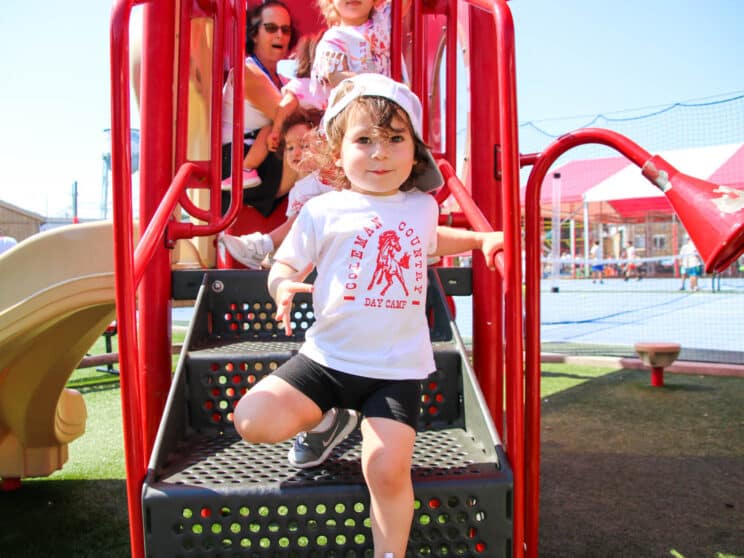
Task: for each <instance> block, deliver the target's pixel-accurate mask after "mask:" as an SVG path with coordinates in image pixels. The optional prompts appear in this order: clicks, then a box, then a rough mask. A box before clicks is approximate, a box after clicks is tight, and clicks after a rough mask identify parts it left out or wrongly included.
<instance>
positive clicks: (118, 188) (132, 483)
mask: <svg viewBox="0 0 744 558" xmlns="http://www.w3.org/2000/svg"><path fill="white" fill-rule="evenodd" d="M131 10H132V2H131V1H128V0H120V1H118V2H116V3H115V4H114V6H113V9H112V13H111V30H110V40H111V172H112V191H113V201H114V203H113V212H112V213H113V220H114V271H115V275H114V280H115V284H116V313H117V323H118V327H119V333H120V339H119V367H120V368H119V369H120V386H121V401H122V419H123V433H124V448H125V453H124V458H125V463H126V472H127V506H128V508H129V537H130V543H131V552H132V557H133V558H140V557H142V556H144V538H143V532H142V507H141V501H140V496H141V491H142V481H143V480H144V476H145V471H146V467H147V456H146V454H145V450H144V441H143V437H142V425H141V421H140V414H139V413H140V396H139V386H138V383H137V377H136V370H137V344H136V339H137V325H136V310H135V306H134V300H135V297H134V296H133V294H134V291H135V281H134V265H133V261H132V254H133V251H134V250H133V240H132V238H133V234H132V233H133V230H132V180H131V146H130V126H129V122H130V114H129V106H130V102H129V18H130V15H131Z"/></svg>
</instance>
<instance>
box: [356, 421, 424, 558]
mask: <svg viewBox="0 0 744 558" xmlns="http://www.w3.org/2000/svg"><path fill="white" fill-rule="evenodd" d="M415 439H416V432H415V430H414V429H413V428H411V427H410V426H408V425H407V424H403V423H402V422H397V421H394V420H392V419H387V418H376V417H372V418H366V419H364V420H363V421H362V471H363V472H364V478H365V480H366V481H367V487H368V488H369V495H370V521H371V523H372V539H373V541H374V547H375V553H374V558H385V556H386V555H390V554H391V553H392V555H393V556H394V557H395V558H403V557H404V556H405V553H406V547H407V546H408V536H409V534H410V531H411V521H412V520H413V482H412V481H411V463H412V460H413V444H414V441H415Z"/></svg>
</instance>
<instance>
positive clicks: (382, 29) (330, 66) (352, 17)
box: [310, 0, 410, 97]
mask: <svg viewBox="0 0 744 558" xmlns="http://www.w3.org/2000/svg"><path fill="white" fill-rule="evenodd" d="M409 3H410V2H408V1H404V11H405V10H406V9H407V5H408V4H409ZM318 7H319V8H320V12H321V13H322V14H323V16H324V17H325V20H326V24H327V25H328V29H327V30H326V32H325V33H324V34H323V36H322V38H321V39H320V42H319V43H318V45H317V48H316V50H315V58H314V60H313V67H312V73H311V76H310V79H311V82H310V85H311V91H314V92H315V93H316V94H319V95H321V94H324V95H325V96H326V97H327V96H328V94H329V93H330V90H331V88H333V87H334V86H335V85H337V84H338V83H339V82H340V81H341V80H343V79H346V78H348V77H351V76H353V75H356V74H361V73H375V74H382V75H383V76H388V77H390V29H391V22H390V0H359V1H356V2H346V1H344V0H318Z"/></svg>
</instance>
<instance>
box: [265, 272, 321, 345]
mask: <svg viewBox="0 0 744 558" xmlns="http://www.w3.org/2000/svg"><path fill="white" fill-rule="evenodd" d="M311 292H313V286H312V285H309V284H308V283H301V282H299V281H292V280H291V279H285V280H284V281H281V282H280V283H279V284H278V285H277V287H276V296H275V297H274V299H275V300H276V320H277V321H281V322H282V324H283V325H284V333H286V334H287V335H288V336H289V335H292V299H293V298H294V295H295V294H296V293H311Z"/></svg>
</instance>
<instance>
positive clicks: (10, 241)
mask: <svg viewBox="0 0 744 558" xmlns="http://www.w3.org/2000/svg"><path fill="white" fill-rule="evenodd" d="M16 244H18V241H17V240H16V239H15V238H13V237H12V236H5V235H0V254H2V253H3V252H7V251H8V250H10V249H11V248H13V246H15V245H16Z"/></svg>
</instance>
